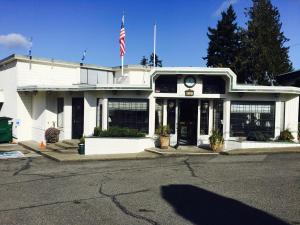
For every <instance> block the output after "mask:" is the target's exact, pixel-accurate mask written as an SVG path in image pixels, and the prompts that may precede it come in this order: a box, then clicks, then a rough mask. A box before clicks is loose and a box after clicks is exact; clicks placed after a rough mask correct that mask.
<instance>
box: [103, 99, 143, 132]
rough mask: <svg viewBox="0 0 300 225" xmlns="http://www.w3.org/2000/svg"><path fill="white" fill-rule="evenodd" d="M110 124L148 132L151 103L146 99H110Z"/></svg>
mask: <svg viewBox="0 0 300 225" xmlns="http://www.w3.org/2000/svg"><path fill="white" fill-rule="evenodd" d="M108 114H109V117H108V125H109V126H110V127H111V126H116V127H127V128H132V129H138V130H139V131H141V132H144V133H148V127H149V103H148V100H146V99H109V101H108Z"/></svg>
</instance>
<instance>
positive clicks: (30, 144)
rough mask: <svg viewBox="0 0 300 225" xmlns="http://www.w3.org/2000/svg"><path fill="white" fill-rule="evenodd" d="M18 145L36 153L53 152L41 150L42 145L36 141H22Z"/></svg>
mask: <svg viewBox="0 0 300 225" xmlns="http://www.w3.org/2000/svg"><path fill="white" fill-rule="evenodd" d="M18 144H19V145H20V146H22V147H24V148H26V149H29V150H32V151H35V152H39V153H41V152H45V151H48V152H49V151H52V150H51V149H47V148H45V149H41V148H40V143H38V142H36V141H20V142H18Z"/></svg>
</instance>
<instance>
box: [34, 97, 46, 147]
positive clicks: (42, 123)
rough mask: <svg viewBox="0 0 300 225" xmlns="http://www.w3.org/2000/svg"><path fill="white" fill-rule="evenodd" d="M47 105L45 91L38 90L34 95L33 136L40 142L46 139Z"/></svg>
mask: <svg viewBox="0 0 300 225" xmlns="http://www.w3.org/2000/svg"><path fill="white" fill-rule="evenodd" d="M46 106H47V104H46V93H45V92H37V93H36V94H34V95H33V96H32V138H33V139H34V140H36V141H39V142H40V141H44V140H45V130H46V124H47V118H46Z"/></svg>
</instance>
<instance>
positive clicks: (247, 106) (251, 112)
mask: <svg viewBox="0 0 300 225" xmlns="http://www.w3.org/2000/svg"><path fill="white" fill-rule="evenodd" d="M274 128H275V104H274V102H240V101H239V102H235V101H234V102H231V113H230V136H232V137H247V136H248V134H249V132H251V131H260V132H262V133H263V134H264V135H266V136H267V137H269V138H272V137H274Z"/></svg>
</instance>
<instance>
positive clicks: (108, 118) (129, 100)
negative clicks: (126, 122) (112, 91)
mask: <svg viewBox="0 0 300 225" xmlns="http://www.w3.org/2000/svg"><path fill="white" fill-rule="evenodd" d="M114 101H115V102H118V104H120V103H121V104H126V103H128V102H146V103H147V109H146V112H147V113H146V115H147V122H146V124H147V127H146V129H145V130H141V129H138V128H136V127H134V128H133V127H128V126H118V127H127V128H131V129H138V130H139V131H140V132H143V133H146V134H149V121H150V118H149V99H147V98H109V99H108V103H107V128H109V127H110V121H109V120H110V103H111V102H114Z"/></svg>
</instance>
